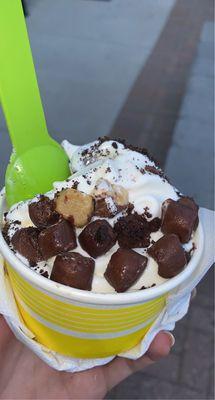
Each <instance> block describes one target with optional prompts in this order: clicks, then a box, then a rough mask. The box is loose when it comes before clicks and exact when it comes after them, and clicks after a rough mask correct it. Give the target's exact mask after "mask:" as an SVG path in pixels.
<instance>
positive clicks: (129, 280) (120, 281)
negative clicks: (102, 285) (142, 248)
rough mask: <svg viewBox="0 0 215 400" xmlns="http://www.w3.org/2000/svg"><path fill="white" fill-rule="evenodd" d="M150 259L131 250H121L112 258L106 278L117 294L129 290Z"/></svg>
mask: <svg viewBox="0 0 215 400" xmlns="http://www.w3.org/2000/svg"><path fill="white" fill-rule="evenodd" d="M147 262H148V259H147V258H146V257H145V256H142V255H141V254H138V253H136V252H135V251H133V250H130V249H122V248H119V249H118V250H117V251H116V252H115V253H114V254H113V255H112V256H111V259H110V261H109V264H108V266H107V269H106V271H105V273H104V277H105V278H106V279H107V281H108V282H109V284H110V285H111V286H113V287H114V289H115V290H116V291H117V292H125V291H126V290H128V289H129V288H130V287H131V286H132V285H133V284H134V283H135V282H136V281H137V279H138V278H139V277H140V276H141V275H142V273H143V271H144V270H145V268H146V265H147Z"/></svg>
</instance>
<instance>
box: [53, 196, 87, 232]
mask: <svg viewBox="0 0 215 400" xmlns="http://www.w3.org/2000/svg"><path fill="white" fill-rule="evenodd" d="M56 210H57V212H58V213H59V214H61V215H62V216H63V217H64V218H65V219H70V218H71V217H73V219H74V225H75V226H77V227H82V226H84V225H86V224H87V223H88V222H89V221H90V219H91V217H92V215H93V210H94V201H93V198H92V196H90V195H88V194H85V193H82V192H79V191H78V190H76V189H72V188H69V189H65V190H62V191H61V192H60V193H58V195H57V198H56Z"/></svg>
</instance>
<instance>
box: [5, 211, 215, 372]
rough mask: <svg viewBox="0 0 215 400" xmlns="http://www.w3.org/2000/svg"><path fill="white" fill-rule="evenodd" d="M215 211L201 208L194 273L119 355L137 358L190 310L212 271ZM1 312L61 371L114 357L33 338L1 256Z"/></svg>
mask: <svg viewBox="0 0 215 400" xmlns="http://www.w3.org/2000/svg"><path fill="white" fill-rule="evenodd" d="M214 215H215V214H214V212H213V211H210V210H207V209H205V208H201V209H200V219H201V221H202V225H203V229H204V235H205V245H204V251H203V255H202V258H201V260H200V263H199V266H198V267H197V269H196V270H195V271H194V272H193V274H192V276H191V277H190V278H189V279H188V280H187V281H186V284H181V285H180V286H179V287H178V288H177V289H175V290H174V291H173V292H172V293H171V295H169V297H168V299H167V304H166V307H165V309H164V310H163V312H162V313H161V314H160V315H159V317H158V318H157V320H156V321H155V322H154V324H153V325H152V327H151V329H150V330H149V331H148V333H147V334H146V336H145V337H144V338H143V339H142V341H141V342H140V343H139V344H138V345H137V346H135V347H134V348H133V349H131V350H129V351H126V352H124V353H121V354H118V356H121V357H126V358H130V359H134V360H135V359H137V358H139V357H141V356H142V355H143V354H145V352H146V351H147V349H148V347H149V346H150V343H151V342H152V340H153V339H154V337H155V336H156V334H157V333H158V332H159V331H161V330H169V331H171V330H173V329H174V327H175V323H176V321H178V320H180V319H181V318H183V317H184V315H185V314H186V313H187V311H188V308H189V302H190V295H191V291H192V290H193V289H194V287H195V286H196V285H197V284H198V283H199V282H200V280H201V279H202V278H203V276H204V275H205V274H206V272H207V271H208V270H209V268H210V267H211V265H212V264H213V261H214V248H215V246H214ZM0 313H1V314H3V315H4V317H5V319H6V320H7V323H8V324H9V326H10V328H11V329H12V331H13V332H14V334H15V336H16V337H17V339H19V340H20V341H21V342H23V343H24V344H25V345H26V346H28V347H29V348H30V349H31V350H32V351H33V352H34V353H36V354H37V355H38V357H40V358H41V359H42V360H43V361H45V362H46V363H47V364H48V365H50V366H51V367H52V368H55V369H56V370H58V371H68V372H78V371H84V370H86V369H89V368H93V367H95V366H98V365H104V364H106V363H108V362H109V361H111V360H112V359H113V358H114V357H108V358H99V359H78V358H72V357H65V356H62V355H60V354H59V353H56V352H54V351H51V350H49V349H47V348H46V347H44V346H42V345H40V344H39V343H37V342H36V341H35V340H34V335H33V333H32V332H30V331H29V330H28V329H27V328H26V326H25V325H24V323H23V321H22V320H21V319H20V316H19V314H18V310H17V306H16V303H15V300H14V297H13V293H12V290H11V287H10V283H9V281H8V277H7V274H5V271H4V267H3V259H2V258H1V256H0Z"/></svg>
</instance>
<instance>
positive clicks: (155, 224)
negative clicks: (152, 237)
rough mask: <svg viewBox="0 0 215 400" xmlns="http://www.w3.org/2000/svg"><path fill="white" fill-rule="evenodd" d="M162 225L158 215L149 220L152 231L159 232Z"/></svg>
mask: <svg viewBox="0 0 215 400" xmlns="http://www.w3.org/2000/svg"><path fill="white" fill-rule="evenodd" d="M160 227H161V219H160V218H158V217H156V218H154V219H152V220H151V221H149V229H150V232H157V231H158V230H159V229H160Z"/></svg>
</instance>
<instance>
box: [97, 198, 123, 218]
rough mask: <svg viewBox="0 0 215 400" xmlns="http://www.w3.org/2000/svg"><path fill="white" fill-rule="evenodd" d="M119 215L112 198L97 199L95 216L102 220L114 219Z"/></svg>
mask: <svg viewBox="0 0 215 400" xmlns="http://www.w3.org/2000/svg"><path fill="white" fill-rule="evenodd" d="M117 213H118V209H117V205H116V203H115V202H114V200H113V199H112V197H110V196H109V197H95V211H94V215H96V216H98V217H102V218H112V217H114V215H116V214H117Z"/></svg>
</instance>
